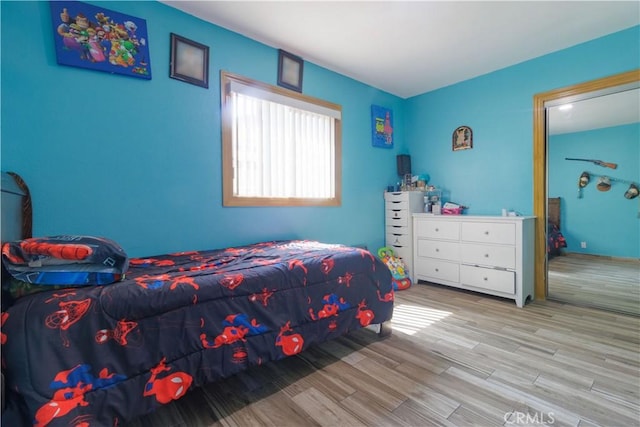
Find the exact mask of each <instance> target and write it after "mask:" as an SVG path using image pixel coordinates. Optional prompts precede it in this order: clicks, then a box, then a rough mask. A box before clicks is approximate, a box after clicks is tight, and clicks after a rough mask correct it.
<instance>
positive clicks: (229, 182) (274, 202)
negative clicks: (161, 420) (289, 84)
mask: <svg viewBox="0 0 640 427" xmlns="http://www.w3.org/2000/svg"><path fill="white" fill-rule="evenodd" d="M232 81H236V82H237V83H240V84H243V85H247V86H251V87H255V88H257V89H261V90H262V91H266V92H271V93H275V94H278V95H281V96H285V97H288V98H293V99H297V100H300V101H303V102H306V103H311V104H316V105H318V106H321V107H324V108H329V109H333V110H337V111H340V112H341V111H342V107H341V106H340V105H337V104H333V103H331V102H327V101H324V100H321V99H317V98H313V97H310V96H306V95H303V94H300V93H297V92H294V91H292V90H289V89H284V88H281V87H278V86H273V85H269V84H266V83H262V82H259V81H256V80H252V79H249V78H246V77H242V76H239V75H235V74H231V73H228V72H226V71H221V72H220V97H221V122H222V202H223V206H246V207H248V206H254V207H266V206H340V205H341V204H342V120H341V119H337V118H336V119H334V120H335V122H334V132H335V135H334V145H335V146H334V153H335V158H334V177H333V180H334V185H335V188H334V196H333V197H331V198H320V199H319V198H298V197H286V198H275V197H241V196H236V195H234V194H233V178H234V173H233V172H234V171H233V167H234V165H233V145H232V144H233V133H232V129H233V128H232V126H233V122H232V120H233V114H232V108H231V105H230V103H231V96H230V89H231V82H232Z"/></svg>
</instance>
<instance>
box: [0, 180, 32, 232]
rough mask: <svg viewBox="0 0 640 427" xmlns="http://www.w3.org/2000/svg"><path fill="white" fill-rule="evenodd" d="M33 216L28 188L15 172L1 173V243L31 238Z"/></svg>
mask: <svg viewBox="0 0 640 427" xmlns="http://www.w3.org/2000/svg"><path fill="white" fill-rule="evenodd" d="M32 227H33V215H32V208H31V194H30V193H29V187H28V186H27V184H26V183H25V182H24V180H23V179H22V177H20V175H18V174H17V173H15V172H2V235H1V237H0V240H1V241H2V242H10V241H14V240H22V239H27V238H29V237H31V236H32Z"/></svg>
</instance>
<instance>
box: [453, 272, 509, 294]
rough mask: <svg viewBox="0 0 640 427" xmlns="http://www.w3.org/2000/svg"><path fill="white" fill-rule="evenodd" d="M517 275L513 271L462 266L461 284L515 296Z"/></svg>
mask: <svg viewBox="0 0 640 427" xmlns="http://www.w3.org/2000/svg"><path fill="white" fill-rule="evenodd" d="M515 281H516V274H515V272H513V271H506V270H494V269H491V268H482V267H472V266H470V265H461V266H460V283H461V284H463V285H466V286H473V287H474V288H480V289H486V290H489V291H495V292H504V293H507V294H515V290H516V285H515V283H516V282H515Z"/></svg>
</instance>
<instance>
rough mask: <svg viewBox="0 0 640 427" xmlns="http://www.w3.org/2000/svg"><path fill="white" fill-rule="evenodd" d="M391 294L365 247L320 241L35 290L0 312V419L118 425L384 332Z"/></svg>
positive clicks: (189, 257)
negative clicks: (195, 391) (0, 395)
mask: <svg viewBox="0 0 640 427" xmlns="http://www.w3.org/2000/svg"><path fill="white" fill-rule="evenodd" d="M393 296H394V294H393V288H392V284H391V274H390V272H389V270H388V268H387V267H386V266H385V265H384V264H383V263H382V262H381V261H380V260H379V259H378V258H376V257H374V256H373V255H372V254H371V253H370V252H368V251H367V250H365V249H361V248H354V247H348V246H342V245H335V244H326V243H321V242H316V241H306V240H287V241H273V242H260V243H256V244H251V245H246V246H240V247H233V248H222V249H213V250H206V251H190V252H179V253H173V254H162V255H157V256H152V257H147V258H134V259H130V260H129V266H128V269H127V272H126V275H125V279H124V280H121V281H118V282H115V283H112V284H109V285H105V286H80V287H73V288H65V287H61V288H57V289H52V290H45V291H40V292H36V293H33V294H30V295H25V296H22V297H20V298H18V299H17V300H16V301H15V303H14V304H13V305H12V306H10V307H8V308H7V309H6V310H5V311H3V312H2V336H1V338H2V368H3V374H4V378H5V382H6V384H5V385H6V391H7V402H6V403H7V404H6V408H5V410H4V412H3V415H2V424H3V425H31V424H33V425H37V426H70V425H73V426H77V425H81V426H84V427H88V426H117V425H121V424H122V423H123V422H125V421H127V420H130V419H132V418H134V417H136V416H138V415H142V414H145V413H148V412H150V411H153V410H154V409H156V408H157V407H158V406H159V405H162V404H166V403H169V402H171V401H173V400H175V399H179V398H180V397H182V396H183V395H184V394H185V393H187V391H188V390H189V389H192V388H194V387H197V386H199V385H203V384H206V383H209V382H212V381H216V380H218V379H221V378H225V377H228V376H231V375H233V374H235V373H238V372H240V371H242V370H244V369H247V368H248V367H249V366H254V365H260V364H263V363H267V362H269V361H272V360H278V359H282V358H285V357H288V356H292V355H295V354H297V353H299V352H301V351H304V350H305V349H306V348H308V347H309V346H312V345H315V344H318V343H322V342H323V341H326V340H329V339H332V338H334V337H338V336H340V335H342V334H346V333H348V332H349V331H353V330H355V329H359V328H363V327H367V326H372V325H376V324H379V325H380V328H379V331H380V334H381V335H386V334H388V333H389V326H388V322H387V321H388V320H390V319H391V316H392V313H393ZM372 333H374V332H372Z"/></svg>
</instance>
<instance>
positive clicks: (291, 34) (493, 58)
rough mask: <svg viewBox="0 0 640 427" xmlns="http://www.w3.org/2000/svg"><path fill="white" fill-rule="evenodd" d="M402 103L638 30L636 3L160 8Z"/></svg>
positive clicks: (184, 4)
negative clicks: (176, 11) (286, 54)
mask: <svg viewBox="0 0 640 427" xmlns="http://www.w3.org/2000/svg"><path fill="white" fill-rule="evenodd" d="M162 3H165V4H168V5H170V6H172V7H175V8H177V9H180V10H182V11H184V12H186V13H189V14H191V15H194V16H197V17H199V18H201V19H203V20H205V21H209V22H212V23H214V24H216V25H219V26H221V27H223V28H226V29H229V30H231V31H234V32H237V33H240V34H242V35H245V36H247V37H250V38H252V39H254V40H257V41H260V42H262V43H264V44H266V45H268V46H272V47H274V48H278V49H284V50H286V51H288V52H291V53H293V54H296V55H298V56H301V57H302V58H304V59H305V60H306V61H309V62H313V63H314V64H317V65H320V66H322V67H325V68H327V69H329V70H332V71H335V72H337V73H340V74H343V75H346V76H349V77H351V78H353V79H356V80H358V81H361V82H363V83H366V84H368V85H370V86H373V87H376V88H378V89H382V90H384V91H387V92H389V93H392V94H394V95H397V96H400V97H402V98H408V97H411V96H414V95H419V94H422V93H425V92H429V91H431V90H434V89H437V88H441V87H444V86H448V85H451V84H454V83H457V82H460V81H463V80H467V79H470V78H473V77H476V76H479V75H482V74H487V73H490V72H492V71H495V70H498V69H501V68H504V67H507V66H510V65H514V64H517V63H520V62H523V61H526V60H528V59H531V58H535V57H538V56H541V55H545V54H548V53H550V52H554V51H557V50H561V49H564V48H567V47H570V46H574V45H576V44H579V43H582V42H585V41H588V40H592V39H595V38H598V37H601V36H604V35H606V34H610V33H613V32H616V31H620V30H623V29H625V28H629V27H632V26H634V25H638V24H640V2H639V1H564V2H560V1H498V2H488V1H409V2H407V1H390V0H387V1H163V2H162Z"/></svg>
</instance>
